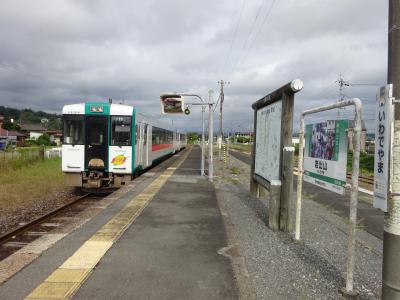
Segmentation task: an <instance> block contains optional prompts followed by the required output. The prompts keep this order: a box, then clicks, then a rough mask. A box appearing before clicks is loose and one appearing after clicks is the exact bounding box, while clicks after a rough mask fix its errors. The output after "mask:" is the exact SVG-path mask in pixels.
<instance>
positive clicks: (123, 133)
mask: <svg viewBox="0 0 400 300" xmlns="http://www.w3.org/2000/svg"><path fill="white" fill-rule="evenodd" d="M131 120H132V118H131V117H111V145H112V146H130V145H131Z"/></svg>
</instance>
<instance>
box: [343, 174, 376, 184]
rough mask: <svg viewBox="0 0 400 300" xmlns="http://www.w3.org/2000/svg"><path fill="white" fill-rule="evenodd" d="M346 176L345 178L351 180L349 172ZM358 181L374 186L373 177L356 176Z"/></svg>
mask: <svg viewBox="0 0 400 300" xmlns="http://www.w3.org/2000/svg"><path fill="white" fill-rule="evenodd" d="M346 177H347V179H350V180H351V173H347V175H346ZM358 181H359V182H360V183H364V184H366V185H370V186H371V187H373V186H374V178H373V177H364V176H358Z"/></svg>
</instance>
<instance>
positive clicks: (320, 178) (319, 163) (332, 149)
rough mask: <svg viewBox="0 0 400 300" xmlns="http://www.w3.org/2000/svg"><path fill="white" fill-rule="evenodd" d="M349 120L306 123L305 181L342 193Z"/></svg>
mask: <svg viewBox="0 0 400 300" xmlns="http://www.w3.org/2000/svg"><path fill="white" fill-rule="evenodd" d="M347 129H348V120H329V121H326V122H322V123H315V124H309V125H306V132H305V147H304V180H305V181H307V182H310V183H313V184H315V185H318V186H320V187H322V188H325V189H327V190H330V191H332V192H335V193H338V194H342V195H343V194H344V192H345V186H346V166H347V148H348V144H347V143H348V142H347V132H346V131H347Z"/></svg>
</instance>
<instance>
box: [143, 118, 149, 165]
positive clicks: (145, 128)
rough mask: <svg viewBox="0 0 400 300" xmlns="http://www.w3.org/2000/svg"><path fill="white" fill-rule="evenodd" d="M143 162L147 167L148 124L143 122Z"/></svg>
mask: <svg viewBox="0 0 400 300" xmlns="http://www.w3.org/2000/svg"><path fill="white" fill-rule="evenodd" d="M143 149H144V150H143V151H144V155H143V164H144V165H145V166H146V167H147V166H148V165H149V125H148V124H143Z"/></svg>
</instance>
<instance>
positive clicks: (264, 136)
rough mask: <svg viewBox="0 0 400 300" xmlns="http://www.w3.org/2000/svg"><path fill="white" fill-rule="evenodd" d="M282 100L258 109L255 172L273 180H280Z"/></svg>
mask: <svg viewBox="0 0 400 300" xmlns="http://www.w3.org/2000/svg"><path fill="white" fill-rule="evenodd" d="M281 117H282V100H279V101H277V102H274V103H272V104H270V105H267V106H265V107H263V108H261V109H259V110H257V124H256V126H257V128H256V151H255V168H254V173H255V174H257V175H258V176H261V177H262V178H264V179H266V180H268V181H269V182H271V181H272V180H279V170H280V159H281V157H280V155H281V150H280V147H281Z"/></svg>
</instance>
